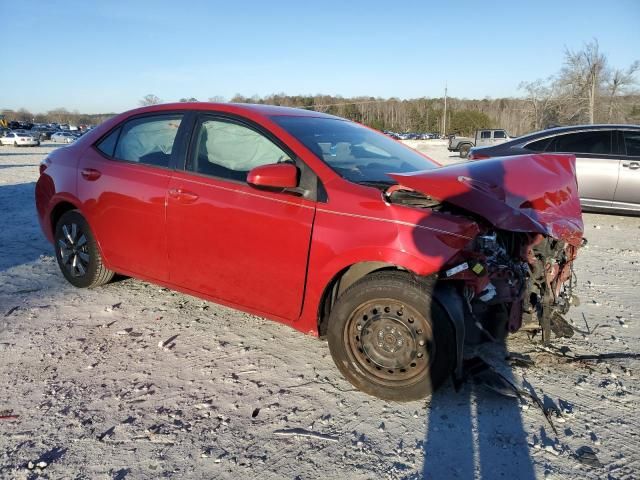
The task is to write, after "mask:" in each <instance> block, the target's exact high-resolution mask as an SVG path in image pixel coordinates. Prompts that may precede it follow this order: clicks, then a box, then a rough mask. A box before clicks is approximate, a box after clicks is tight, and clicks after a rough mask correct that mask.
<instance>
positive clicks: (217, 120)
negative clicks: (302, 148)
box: [167, 115, 315, 321]
mask: <svg viewBox="0 0 640 480" xmlns="http://www.w3.org/2000/svg"><path fill="white" fill-rule="evenodd" d="M195 129H196V131H195V132H194V135H193V136H192V138H193V140H192V144H191V147H190V155H189V157H190V158H189V161H188V162H187V168H186V171H185V172H176V174H175V175H174V177H173V178H172V179H171V181H170V184H169V196H168V204H167V235H168V250H169V264H170V272H171V281H172V283H174V284H177V285H180V286H183V287H185V288H188V289H190V290H193V291H196V292H200V293H203V294H205V295H209V296H212V297H214V298H216V299H219V300H220V301H222V302H225V303H228V304H231V305H234V306H238V307H240V308H245V309H247V310H251V311H255V312H258V313H264V314H268V315H272V316H276V317H279V318H282V319H285V320H290V321H293V320H295V319H296V318H297V317H298V316H299V313H300V310H301V307H302V298H303V295H304V286H305V278H306V268H307V257H308V254H309V245H310V241H311V228H312V224H313V218H314V215H315V202H313V201H311V200H307V199H305V198H302V197H300V196H298V195H297V194H296V193H295V192H284V191H268V190H262V189H258V188H255V187H252V186H250V185H248V184H247V183H246V178H247V173H248V171H249V170H250V169H252V168H254V167H256V166H259V165H266V164H271V163H277V162H286V161H292V160H294V159H293V158H292V157H293V155H292V154H291V153H287V152H286V151H285V149H284V148H283V147H282V146H278V145H276V143H274V141H272V140H270V139H269V138H267V137H266V136H265V135H264V134H263V133H262V132H261V131H259V130H258V129H257V128H254V127H253V126H250V125H247V124H244V123H239V122H238V121H236V120H233V119H228V118H223V117H216V116H209V115H206V116H204V115H203V116H202V117H201V118H200V119H199V121H198V122H197V123H196V126H195Z"/></svg>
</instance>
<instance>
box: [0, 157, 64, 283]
mask: <svg viewBox="0 0 640 480" xmlns="http://www.w3.org/2000/svg"><path fill="white" fill-rule="evenodd" d="M15 166H16V165H12V167H15ZM34 189H35V182H31V183H19V184H15V185H1V186H0V225H1V228H0V246H1V248H0V271H2V270H7V269H9V268H11V267H15V266H18V265H22V264H24V263H28V262H32V261H33V260H37V259H38V258H40V255H42V254H46V255H51V253H52V250H53V249H52V247H51V245H50V244H49V242H47V240H46V239H45V238H44V236H43V234H42V232H41V231H40V225H39V224H38V217H37V213H36V206H35V200H34Z"/></svg>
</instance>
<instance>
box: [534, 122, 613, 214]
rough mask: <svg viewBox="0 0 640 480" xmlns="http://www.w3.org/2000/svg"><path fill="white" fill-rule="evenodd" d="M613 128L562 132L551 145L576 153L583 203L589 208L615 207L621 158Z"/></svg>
mask: <svg viewBox="0 0 640 480" xmlns="http://www.w3.org/2000/svg"><path fill="white" fill-rule="evenodd" d="M614 140H615V138H614V135H613V131H612V130H587V131H581V132H573V133H566V134H563V135H558V136H557V137H556V138H555V139H554V140H553V141H552V143H551V144H550V145H549V147H548V148H547V151H555V152H557V153H573V154H574V155H575V156H576V170H577V176H578V190H579V192H580V202H581V203H582V205H583V206H586V207H603V208H608V207H611V204H612V202H613V196H614V194H615V191H616V186H617V185H618V170H619V164H620V159H619V155H617V150H616V149H614V146H613V145H614V144H613V141H614Z"/></svg>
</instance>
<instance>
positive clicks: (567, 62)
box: [560, 40, 608, 123]
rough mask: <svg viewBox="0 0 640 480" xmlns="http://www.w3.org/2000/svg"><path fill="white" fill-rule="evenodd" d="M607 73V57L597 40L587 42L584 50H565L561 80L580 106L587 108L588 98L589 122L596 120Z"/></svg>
mask: <svg viewBox="0 0 640 480" xmlns="http://www.w3.org/2000/svg"><path fill="white" fill-rule="evenodd" d="M607 75H608V70H607V58H606V57H605V55H604V54H602V53H600V46H599V45H598V41H597V40H593V41H592V42H589V43H587V44H585V45H584V47H583V48H582V50H578V51H573V50H569V49H566V50H565V54H564V66H563V67H562V70H561V72H560V82H561V83H562V84H563V86H564V87H565V88H567V89H568V90H569V91H570V93H571V96H572V97H573V98H574V99H576V100H578V101H577V105H578V106H579V108H581V109H584V108H585V105H584V100H586V111H587V114H588V119H589V123H594V122H595V114H596V104H597V100H598V94H599V93H600V90H601V86H602V83H603V81H605V80H606V79H607Z"/></svg>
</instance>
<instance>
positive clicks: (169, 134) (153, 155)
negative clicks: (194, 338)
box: [78, 114, 182, 281]
mask: <svg viewBox="0 0 640 480" xmlns="http://www.w3.org/2000/svg"><path fill="white" fill-rule="evenodd" d="M181 121H182V115H179V114H163V115H152V116H144V117H139V118H135V119H132V120H129V121H127V122H125V123H124V125H122V126H121V127H119V128H117V129H115V130H114V131H112V132H111V133H110V134H109V135H108V136H106V137H105V138H104V139H102V141H101V142H100V143H98V144H97V145H96V146H94V147H90V148H89V149H87V151H86V153H85V154H84V155H83V157H82V159H81V160H80V165H79V167H78V196H79V198H80V201H81V202H82V204H83V211H84V213H85V215H86V217H87V220H88V222H89V225H90V226H91V229H92V230H93V233H94V235H95V236H96V238H97V240H98V242H99V244H100V247H101V250H102V254H103V255H104V257H105V259H106V260H107V262H108V263H109V266H110V267H111V268H112V269H114V270H116V271H119V272H125V273H128V274H135V275H138V276H141V277H143V278H149V279H155V280H161V281H166V280H168V263H167V243H166V241H167V239H166V230H165V201H166V194H167V189H168V187H169V179H170V177H171V174H172V170H171V169H170V167H171V166H172V164H173V162H174V161H175V159H174V156H175V155H176V154H177V150H176V149H174V148H173V147H174V143H175V140H176V137H177V133H178V129H179V127H180V125H181Z"/></svg>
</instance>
